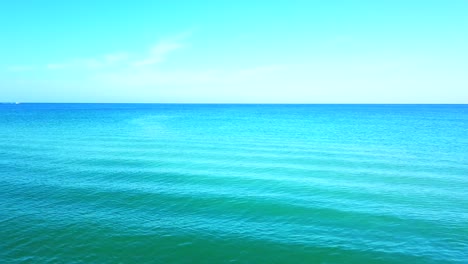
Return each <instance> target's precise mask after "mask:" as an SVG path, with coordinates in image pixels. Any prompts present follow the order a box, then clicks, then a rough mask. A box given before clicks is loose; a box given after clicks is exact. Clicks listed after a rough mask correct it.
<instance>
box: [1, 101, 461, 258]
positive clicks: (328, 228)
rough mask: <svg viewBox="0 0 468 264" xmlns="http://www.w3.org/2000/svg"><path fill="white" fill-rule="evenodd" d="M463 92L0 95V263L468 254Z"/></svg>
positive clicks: (448, 256)
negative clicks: (248, 97)
mask: <svg viewBox="0 0 468 264" xmlns="http://www.w3.org/2000/svg"><path fill="white" fill-rule="evenodd" d="M467 135H468V107H467V106H465V105H453V106H444V105H439V106H434V105H424V106H423V105H400V106H398V105H132V104H129V105H115V104H21V105H6V104H5V105H0V262H1V263H23V262H24V263H327V264H330V263H416V264H417V263H468V136H467Z"/></svg>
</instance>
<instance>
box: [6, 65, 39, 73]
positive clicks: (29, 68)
mask: <svg viewBox="0 0 468 264" xmlns="http://www.w3.org/2000/svg"><path fill="white" fill-rule="evenodd" d="M7 70H8V71H10V72H27V71H32V70H35V67H33V66H27V65H15V66H10V67H8V68H7Z"/></svg>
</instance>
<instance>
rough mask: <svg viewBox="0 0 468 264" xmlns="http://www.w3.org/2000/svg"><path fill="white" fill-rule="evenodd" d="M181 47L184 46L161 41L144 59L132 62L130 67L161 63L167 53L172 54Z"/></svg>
mask: <svg viewBox="0 0 468 264" xmlns="http://www.w3.org/2000/svg"><path fill="white" fill-rule="evenodd" d="M182 47H184V45H183V44H181V43H179V42H174V41H162V42H160V43H158V44H156V45H155V46H154V47H153V48H152V49H151V50H150V52H149V53H148V55H147V56H146V57H145V58H142V59H139V60H136V61H133V62H132V64H131V65H132V66H136V67H141V66H151V65H155V64H158V63H161V62H163V61H164V59H165V58H166V56H167V55H169V53H172V52H174V51H176V50H178V49H180V48H182Z"/></svg>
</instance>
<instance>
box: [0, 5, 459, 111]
mask: <svg viewBox="0 0 468 264" xmlns="http://www.w3.org/2000/svg"><path fill="white" fill-rule="evenodd" d="M0 33H1V34H0V101H1V102H102V103H110V102H122V103H125V102H128V103H468V0H379V1H375V0H315V1H314V0H306V1H300V0H284V1H283V0H272V1H267V0H248V1H247V0H245V1H244V0H236V1H234V0H212V1H209V0H206V1H203V0H199V1H184V0H178V1H157V0H148V1H145V0H135V1H115V0H109V1H106V0H100V1H97V0H80V1H63V0H56V1H53V0H29V1H27V0H17V1H13V0H6V1H0Z"/></svg>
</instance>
